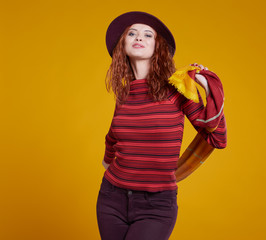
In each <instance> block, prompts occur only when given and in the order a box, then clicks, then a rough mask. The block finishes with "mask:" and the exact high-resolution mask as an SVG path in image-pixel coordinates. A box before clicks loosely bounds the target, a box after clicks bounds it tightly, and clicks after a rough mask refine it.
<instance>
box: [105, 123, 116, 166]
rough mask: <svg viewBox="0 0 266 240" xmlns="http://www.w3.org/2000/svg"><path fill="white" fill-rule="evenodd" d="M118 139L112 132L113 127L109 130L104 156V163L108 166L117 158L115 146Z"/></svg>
mask: <svg viewBox="0 0 266 240" xmlns="http://www.w3.org/2000/svg"><path fill="white" fill-rule="evenodd" d="M116 142H117V141H116V138H115V136H114V134H113V132H112V126H111V127H110V129H109V132H108V133H107V135H106V137H105V154H104V161H105V162H106V163H107V164H110V163H111V162H112V161H113V160H114V158H115V148H114V145H115V144H116Z"/></svg>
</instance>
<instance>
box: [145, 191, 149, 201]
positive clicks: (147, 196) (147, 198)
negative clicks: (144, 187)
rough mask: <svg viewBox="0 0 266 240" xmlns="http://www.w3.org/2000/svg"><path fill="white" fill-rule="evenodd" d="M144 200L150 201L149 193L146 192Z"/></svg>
mask: <svg viewBox="0 0 266 240" xmlns="http://www.w3.org/2000/svg"><path fill="white" fill-rule="evenodd" d="M144 198H145V200H149V192H147V191H145V192H144Z"/></svg>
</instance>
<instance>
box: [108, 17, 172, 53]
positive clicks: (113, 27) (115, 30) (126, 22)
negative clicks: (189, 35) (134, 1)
mask: <svg viewBox="0 0 266 240" xmlns="http://www.w3.org/2000/svg"><path fill="white" fill-rule="evenodd" d="M135 23H142V24H146V25H149V26H150V27H152V28H153V29H154V30H155V31H156V32H157V33H158V34H160V35H161V36H162V37H163V38H164V39H165V40H166V41H167V43H168V47H169V51H170V53H171V55H172V56H174V54H175V39H174V37H173V35H172V33H171V32H170V30H169V29H168V28H167V27H166V26H165V25H164V23H163V22H162V21H160V20H159V19H158V18H156V17H155V16H153V15H151V14H149V13H146V12H127V13H124V14H122V15H120V16H118V17H117V18H115V19H114V20H113V21H112V22H111V23H110V25H109V27H108V29H107V32H106V46H107V49H108V52H109V54H110V56H111V57H112V55H113V54H112V53H113V50H114V48H115V46H116V44H117V43H118V41H119V39H120V37H121V35H122V34H123V32H124V31H125V29H126V28H127V27H128V26H131V25H132V24H135Z"/></svg>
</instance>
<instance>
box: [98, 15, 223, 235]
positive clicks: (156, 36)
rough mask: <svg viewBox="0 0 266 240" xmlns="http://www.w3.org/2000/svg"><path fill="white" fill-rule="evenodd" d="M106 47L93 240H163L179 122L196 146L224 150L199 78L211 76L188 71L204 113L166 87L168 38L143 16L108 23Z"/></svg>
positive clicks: (172, 209)
mask: <svg viewBox="0 0 266 240" xmlns="http://www.w3.org/2000/svg"><path fill="white" fill-rule="evenodd" d="M106 44H107V48H108V51H109V54H110V56H111V57H112V64H111V66H110V68H109V71H108V73H107V88H108V89H109V90H110V89H112V91H113V92H114V94H115V96H116V108H115V113H114V116H113V120H112V123H111V127H110V129H109V132H108V134H107V135H106V151H105V156H104V159H103V165H104V167H105V168H106V171H105V173H104V177H103V180H102V184H101V188H100V191H99V195H98V201H97V219H98V226H99V230H100V235H101V238H102V239H103V240H120V239H121V240H122V239H126V240H151V239H152V240H164V239H168V238H169V236H170V234H171V232H172V230H173V228H174V225H175V222H176V217H177V210H178V206H177V200H176V197H177V185H176V176H175V172H176V170H177V162H178V160H179V153H180V147H181V143H182V137H183V127H184V116H185V115H186V116H187V117H188V119H189V120H190V122H191V123H192V124H193V126H194V127H195V129H196V130H197V131H198V133H199V134H200V135H201V136H202V141H205V142H207V144H208V145H210V146H212V147H214V148H224V147H225V146H226V124H225V119H224V115H223V111H222V107H220V109H218V110H217V109H216V110H217V113H215V114H216V115H215V116H214V117H209V115H208V114H209V111H210V110H209V109H210V108H211V106H212V103H213V101H214V100H213V99H215V97H214V95H215V94H214V93H215V91H216V90H215V86H214V87H213V85H214V84H213V83H211V85H210V84H209V83H208V80H207V79H208V78H209V79H211V76H214V75H213V73H211V72H210V71H208V69H207V68H204V67H203V66H202V65H199V66H197V64H194V65H195V66H194V67H193V66H191V65H190V66H189V68H188V69H190V70H192V71H193V70H195V71H196V70H197V71H198V73H197V74H196V73H195V71H194V73H195V75H194V77H195V81H196V82H198V83H199V84H200V85H201V86H202V87H204V89H205V90H206V97H207V106H206V107H204V104H203V102H202V99H201V96H200V95H199V92H198V91H196V94H197V97H198V102H197V101H193V100H191V99H190V98H189V97H186V95H184V94H182V93H181V92H182V91H181V90H180V89H177V87H174V86H173V85H172V84H170V81H169V79H170V77H171V76H172V75H173V74H174V73H175V71H176V69H175V65H174V62H173V55H174V52H175V41H174V38H173V36H172V34H171V32H170V31H169V29H168V28H167V27H166V26H165V25H164V24H163V23H162V22H161V21H160V20H159V19H158V18H156V17H154V16H152V15H150V14H148V13H145V12H128V13H125V14H122V15H120V16H119V17H117V18H116V19H115V20H113V21H112V23H111V24H110V25H109V28H108V30H107V34H106ZM203 72H205V73H207V72H208V73H209V74H210V75H208V77H207V78H206V77H205V76H207V75H205V76H204V74H203ZM210 86H212V87H210ZM179 90H180V91H179ZM220 100H221V99H220ZM222 101H223V99H222ZM215 106H216V105H215ZM219 106H220V105H219ZM207 108H208V109H207ZM207 110H208V111H207ZM202 116H203V117H204V118H203V119H202ZM213 122H214V123H213Z"/></svg>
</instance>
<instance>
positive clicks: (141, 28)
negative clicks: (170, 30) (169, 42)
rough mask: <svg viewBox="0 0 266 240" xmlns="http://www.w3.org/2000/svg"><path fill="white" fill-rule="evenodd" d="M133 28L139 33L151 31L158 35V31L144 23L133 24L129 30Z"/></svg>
mask: <svg viewBox="0 0 266 240" xmlns="http://www.w3.org/2000/svg"><path fill="white" fill-rule="evenodd" d="M131 28H134V29H136V30H138V31H145V30H147V31H151V32H153V33H156V31H155V30H154V29H153V28H152V27H150V26H149V25H146V24H143V23H135V24H132V25H131V26H130V28H129V29H131Z"/></svg>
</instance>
